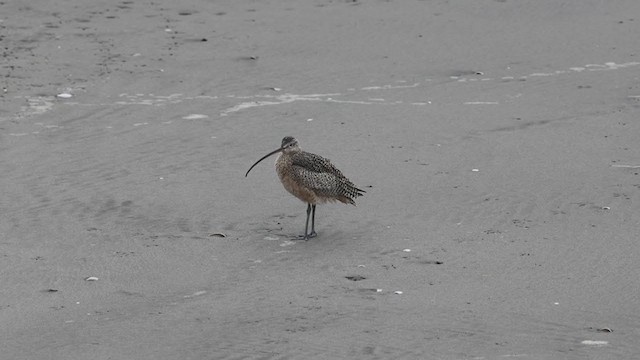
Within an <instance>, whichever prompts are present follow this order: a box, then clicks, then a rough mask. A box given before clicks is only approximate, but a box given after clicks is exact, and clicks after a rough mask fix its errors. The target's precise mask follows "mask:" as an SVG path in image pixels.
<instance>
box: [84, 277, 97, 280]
mask: <svg viewBox="0 0 640 360" xmlns="http://www.w3.org/2000/svg"><path fill="white" fill-rule="evenodd" d="M84 280H85V281H98V278H97V277H95V276H89V277H87V278H84Z"/></svg>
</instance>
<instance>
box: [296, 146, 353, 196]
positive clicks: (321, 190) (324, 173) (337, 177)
mask: <svg viewBox="0 0 640 360" xmlns="http://www.w3.org/2000/svg"><path fill="white" fill-rule="evenodd" d="M292 165H293V166H292V169H293V174H292V175H293V176H294V177H295V178H296V179H297V180H298V181H299V183H300V184H302V185H303V186H305V187H307V188H308V189H311V190H313V191H314V192H315V193H316V194H318V195H320V196H325V197H340V196H346V197H349V198H353V197H357V196H362V194H361V192H363V191H362V190H360V189H358V188H356V187H355V185H354V184H353V183H352V182H351V181H349V179H347V178H346V177H345V176H344V175H343V174H342V172H341V171H340V170H338V168H336V167H335V166H333V164H332V163H331V161H330V160H329V159H327V158H323V157H321V156H318V155H315V154H311V153H306V152H305V153H300V154H294V155H293V156H292Z"/></svg>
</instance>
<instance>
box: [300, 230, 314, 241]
mask: <svg viewBox="0 0 640 360" xmlns="http://www.w3.org/2000/svg"><path fill="white" fill-rule="evenodd" d="M316 236H318V234H317V233H316V232H315V231H312V232H310V233H308V234H306V235H298V236H297V237H296V239H298V240H304V241H307V240H309V239H311V238H314V237H316Z"/></svg>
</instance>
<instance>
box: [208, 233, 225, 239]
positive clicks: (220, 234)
mask: <svg viewBox="0 0 640 360" xmlns="http://www.w3.org/2000/svg"><path fill="white" fill-rule="evenodd" d="M209 236H212V237H221V238H225V237H227V235H225V234H223V233H213V234H209Z"/></svg>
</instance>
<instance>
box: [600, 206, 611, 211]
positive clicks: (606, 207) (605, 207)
mask: <svg viewBox="0 0 640 360" xmlns="http://www.w3.org/2000/svg"><path fill="white" fill-rule="evenodd" d="M602 210H611V208H610V207H608V206H603V207H602Z"/></svg>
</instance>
